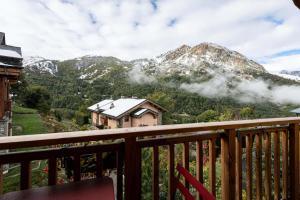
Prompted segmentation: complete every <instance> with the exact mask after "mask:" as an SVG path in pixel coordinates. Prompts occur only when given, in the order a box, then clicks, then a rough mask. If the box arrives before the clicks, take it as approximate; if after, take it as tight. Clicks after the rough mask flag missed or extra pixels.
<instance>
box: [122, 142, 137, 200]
mask: <svg viewBox="0 0 300 200" xmlns="http://www.w3.org/2000/svg"><path fill="white" fill-rule="evenodd" d="M125 199H126V200H133V199H134V200H139V199H141V147H140V146H139V145H138V143H137V142H136V138H135V137H130V138H126V139H125Z"/></svg>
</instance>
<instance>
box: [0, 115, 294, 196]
mask: <svg viewBox="0 0 300 200" xmlns="http://www.w3.org/2000/svg"><path fill="white" fill-rule="evenodd" d="M299 123H300V118H296V117H295V118H274V119H259V120H243V121H229V122H211V123H198V124H181V125H163V126H155V127H139V128H126V129H109V130H96V131H81V132H67V133H52V134H43V135H34V136H13V137H1V138H0V150H6V149H8V150H10V152H11V153H7V154H1V155H0V165H6V164H15V163H19V164H20V190H25V189H29V188H31V176H32V168H31V164H32V163H33V162H34V161H36V160H47V162H46V163H47V165H48V185H50V186H53V185H56V184H58V180H57V177H58V175H57V174H58V171H57V165H58V164H57V163H58V161H59V160H60V159H61V158H63V157H66V156H71V157H72V158H73V160H74V167H73V173H72V177H71V180H73V181H74V182H77V181H81V180H82V179H84V177H83V172H82V168H81V166H80V165H81V164H82V162H81V159H82V157H83V156H84V155H87V154H89V155H91V154H93V155H95V158H96V170H95V177H98V178H99V177H102V175H103V166H104V165H105V162H104V159H103V158H104V157H103V155H104V153H106V152H115V153H116V157H115V160H114V161H115V163H116V165H115V169H116V191H115V192H116V198H117V199H118V200H121V199H126V200H138V199H149V198H151V199H153V200H157V199H163V197H162V195H163V194H164V192H165V194H167V195H166V196H167V199H173V198H174V195H173V194H174V193H175V185H174V177H175V176H176V171H175V165H176V164H177V163H178V162H180V163H182V165H183V167H184V168H186V169H188V170H190V171H193V170H194V171H195V174H194V175H195V176H196V177H197V179H198V180H199V181H201V182H206V183H207V188H208V189H209V190H210V191H211V192H212V193H213V194H214V195H216V197H217V199H224V200H231V199H242V198H243V199H244V198H246V199H300V196H299V191H300V184H299V163H300V159H299V155H300V154H299V150H300V149H299V139H300V138H299ZM64 144H76V145H73V146H70V147H68V148H61V145H64ZM206 146H207V148H206ZM33 147H34V149H35V150H31V151H23V152H22V151H15V150H19V149H24V148H33ZM38 147H39V148H38ZM145 150H149V151H150V152H151V153H150V157H145V156H142V155H143V152H144V151H145ZM162 152H166V158H162V157H161V156H160V155H161V154H162ZM178 157H179V159H178ZM204 157H207V158H206V160H207V162H203V158H204ZM219 160H220V162H219ZM145 162H150V163H151V165H150V169H151V170H149V171H150V173H151V175H150V179H149V180H145V179H143V178H142V177H143V176H142V174H143V173H144V172H143V170H144V168H143V167H142V166H143V164H144V163H145ZM162 162H165V163H167V165H166V166H165V167H164V166H162V165H161V163H162ZM218 162H219V163H220V169H221V170H220V173H218V172H217V170H216V169H217V163H218ZM192 163H193V164H194V166H195V168H193V170H192V168H191V166H192ZM204 168H206V169H207V170H208V177H205V176H204V173H203V172H204ZM162 173H164V174H167V176H161V174H162ZM1 180H2V182H1ZM219 182H220V184H219ZM3 184H4V183H3V179H1V178H0V188H2V185H3ZM142 185H147V186H149V187H148V188H150V189H149V191H146V192H147V195H146V194H145V190H143V189H142ZM164 188H166V191H162V190H163V189H164ZM190 190H191V191H192V189H190ZM149 194H150V195H149ZM195 195H197V194H195ZM0 198H1V197H0Z"/></svg>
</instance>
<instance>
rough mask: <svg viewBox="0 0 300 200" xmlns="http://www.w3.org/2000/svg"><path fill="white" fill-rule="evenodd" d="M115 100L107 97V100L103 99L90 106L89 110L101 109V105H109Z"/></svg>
mask: <svg viewBox="0 0 300 200" xmlns="http://www.w3.org/2000/svg"><path fill="white" fill-rule="evenodd" d="M113 101H114V100H111V99H106V100H103V101H100V102H98V103H96V104H94V105H92V106H90V107H88V110H91V111H97V109H100V108H101V107H103V106H105V105H107V104H110V103H111V102H113ZM100 110H102V109H100Z"/></svg>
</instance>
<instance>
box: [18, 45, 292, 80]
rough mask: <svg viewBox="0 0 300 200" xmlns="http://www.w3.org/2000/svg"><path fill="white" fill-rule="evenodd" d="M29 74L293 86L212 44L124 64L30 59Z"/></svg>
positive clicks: (95, 58)
mask: <svg viewBox="0 0 300 200" xmlns="http://www.w3.org/2000/svg"><path fill="white" fill-rule="evenodd" d="M24 66H25V71H26V72H27V73H37V74H41V73H42V74H45V73H46V74H47V73H48V74H50V75H53V76H56V75H57V74H58V73H59V69H62V68H66V66H67V68H68V69H70V70H73V71H74V70H75V71H76V73H77V74H78V75H79V77H78V78H80V79H82V80H89V81H94V80H96V79H97V78H100V77H102V76H104V75H105V74H107V73H108V72H110V71H111V70H112V69H113V68H116V67H117V68H119V69H121V70H124V72H129V71H130V70H132V69H133V68H138V69H139V71H141V72H143V73H145V74H146V75H147V76H153V77H156V78H172V77H181V78H184V79H185V80H186V79H188V80H189V81H192V82H201V81H206V80H209V79H210V78H212V77H216V76H221V77H222V76H224V75H225V76H226V77H228V78H230V79H234V80H254V79H257V78H261V79H264V80H265V79H267V80H272V81H274V82H280V83H284V84H293V83H294V82H293V81H292V80H288V79H285V78H282V77H281V76H282V75H280V74H276V75H273V74H270V73H268V72H267V71H266V70H265V69H264V67H263V66H262V65H260V64H258V63H256V62H255V61H253V60H250V59H248V58H247V57H246V56H244V55H242V54H240V53H238V52H236V51H231V50H229V49H227V48H225V47H222V46H220V45H217V44H212V43H202V44H199V45H196V46H194V47H190V46H187V45H182V46H180V47H179V48H177V49H175V50H171V51H169V52H167V53H164V54H161V55H159V56H157V57H155V58H152V59H137V60H133V61H123V60H120V59H118V58H115V57H102V56H83V57H79V58H74V59H70V60H64V61H57V60H49V59H45V58H41V57H30V58H29V59H25V61H24Z"/></svg>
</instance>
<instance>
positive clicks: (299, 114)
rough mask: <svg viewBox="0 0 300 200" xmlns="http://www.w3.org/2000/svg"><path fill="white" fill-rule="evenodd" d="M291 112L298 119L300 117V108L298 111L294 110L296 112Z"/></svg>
mask: <svg viewBox="0 0 300 200" xmlns="http://www.w3.org/2000/svg"><path fill="white" fill-rule="evenodd" d="M290 112H291V113H294V114H296V115H297V117H299V116H300V108H296V109H294V110H291V111H290Z"/></svg>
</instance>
